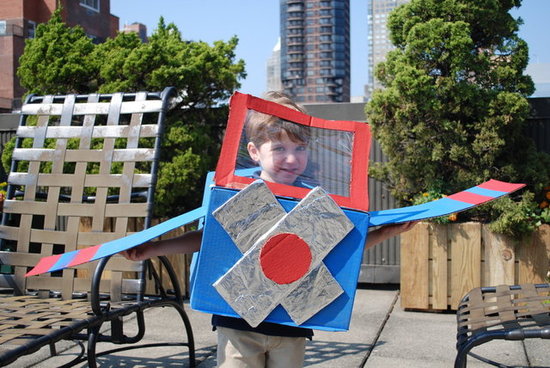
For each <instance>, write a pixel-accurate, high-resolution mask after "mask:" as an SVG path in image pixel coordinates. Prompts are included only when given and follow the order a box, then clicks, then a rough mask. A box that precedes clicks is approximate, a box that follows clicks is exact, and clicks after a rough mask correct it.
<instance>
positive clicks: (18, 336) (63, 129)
mask: <svg viewBox="0 0 550 368" xmlns="http://www.w3.org/2000/svg"><path fill="white" fill-rule="evenodd" d="M174 92H175V89H174V88H172V87H169V88H166V89H165V90H164V91H162V92H159V93H157V92H139V93H114V94H90V95H66V96H32V95H31V96H29V97H28V98H27V99H26V101H25V104H24V106H23V108H22V114H21V122H20V127H19V129H18V133H17V136H18V138H17V143H16V150H14V156H13V161H12V170H11V173H10V176H9V178H8V189H7V199H6V201H5V203H4V213H3V219H2V225H1V226H0V236H1V237H2V239H1V241H2V243H1V247H2V248H0V265H2V268H3V269H2V271H4V273H2V274H0V291H2V295H1V296H0V326H2V327H0V366H4V365H7V364H10V363H13V362H14V361H16V360H17V359H18V358H19V357H21V356H24V355H28V354H32V353H34V352H36V351H38V350H39V349H41V348H42V347H44V346H49V347H50V352H51V354H52V355H55V354H56V347H55V343H56V342H58V341H60V340H75V341H77V342H78V344H79V345H80V346H81V349H82V350H81V353H80V354H79V356H78V357H76V358H75V359H73V360H72V361H70V362H68V363H66V364H65V365H64V366H72V365H74V364H77V363H79V362H82V361H86V360H87V362H88V365H89V366H90V367H96V366H97V362H96V357H98V356H102V355H105V354H110V353H113V352H117V351H120V350H126V349H135V348H143V347H152V346H161V345H162V346H166V345H178V346H185V347H187V350H188V352H189V365H190V366H192V367H193V366H195V346H194V338H193V331H192V328H191V324H190V321H189V318H188V317H187V314H186V312H185V310H184V298H183V295H182V292H181V289H180V285H179V283H178V277H177V275H176V273H175V271H174V269H173V267H172V265H171V264H170V261H169V260H168V259H167V258H166V257H159V263H158V264H159V265H162V267H164V271H163V272H165V273H166V274H167V275H168V278H169V280H170V283H169V285H170V287H169V289H167V287H166V286H165V285H164V284H163V282H162V280H161V277H160V275H159V272H160V271H158V270H157V269H156V268H155V267H154V264H153V262H151V261H150V260H149V261H145V262H130V261H128V260H126V259H124V258H123V257H121V256H118V255H117V256H112V257H107V258H103V259H101V260H99V261H98V262H95V263H93V264H88V265H81V266H77V267H75V268H70V269H67V270H63V271H59V274H58V275H43V276H41V275H39V276H33V277H29V278H25V277H24V275H25V273H26V272H27V271H28V270H29V269H30V268H31V267H32V266H34V265H35V264H36V263H37V261H38V260H39V259H40V258H41V257H44V256H47V255H51V253H52V252H53V254H56V253H58V252H59V248H60V245H61V246H64V249H62V252H67V251H71V250H75V249H76V245H78V248H81V247H82V245H84V246H89V245H97V244H102V243H104V242H105V241H108V240H111V239H114V238H119V237H121V236H124V235H126V234H128V233H131V232H133V231H138V229H137V228H134V229H132V226H135V224H134V225H132V224H133V223H132V218H134V217H136V218H142V219H143V220H144V226H143V227H144V228H147V227H149V226H150V223H151V217H152V204H153V197H154V188H155V183H156V173H157V170H158V161H159V153H160V138H161V136H162V132H163V123H164V120H165V116H166V112H167V110H168V104H169V100H170V98H172V97H174V96H173V94H174ZM30 116H36V119H37V120H38V123H37V124H36V125H35V126H29V125H28V124H27V120H28V118H29V117H30ZM52 116H55V118H53V119H55V120H56V121H55V122H54V123H52V122H51V121H52V120H51V119H52ZM123 117H124V118H123ZM123 120H124V122H122V121H123ZM119 134H122V135H119ZM28 138H31V139H32V140H33V147H32V148H26V147H23V146H22V143H23V140H24V139H28ZM70 139H79V140H80V142H81V143H80V146H79V148H78V149H74V150H72V151H71V152H69V151H70V149H67V146H68V143H67V142H68V141H69V140H70ZM93 139H99V140H101V139H104V142H105V143H104V146H103V147H102V148H101V149H95V150H94V149H92V147H91V141H92V140H93ZM120 139H122V140H123V141H125V142H126V146H125V147H119V146H120V144H118V145H117V140H120ZM147 139H149V141H154V144H153V147H146V148H141V146H140V144H141V143H140V142H141V141H142V140H147ZM48 140H49V141H50V143H51V142H52V141H54V140H55V142H56V143H55V145H54V146H55V147H54V148H52V145H49V146H46V145H44V142H45V141H48ZM84 141H86V142H87V143H82V142H84ZM82 147H84V148H83V149H81V148H82ZM86 149H87V150H88V151H89V152H86ZM124 149H127V150H126V152H123V151H124ZM80 151H82V152H80ZM71 155H72V156H71ZM117 155H118V156H117ZM45 157H49V159H50V160H51V161H52V162H53V161H54V160H58V161H59V160H61V161H63V160H65V157H72V158H69V159H67V161H68V162H72V163H74V162H78V161H79V160H81V161H85V162H83V163H76V164H75V165H76V166H77V168H76V169H75V172H74V173H66V172H65V169H63V168H60V166H59V164H57V168H56V166H55V165H56V163H55V162H53V164H51V165H52V168H51V169H50V171H49V172H46V173H45V174H43V173H42V172H41V171H42V169H41V167H42V166H44V162H48V160H47V159H45ZM60 157H61V158H60ZM117 157H118V158H117ZM20 161H25V162H28V167H29V168H28V170H29V172H28V173H20V172H18V162H20ZM86 161H87V162H86ZM95 161H101V162H100V164H99V166H100V169H99V173H96V174H95V178H94V175H89V176H86V175H87V174H88V172H89V171H90V170H89V168H88V166H87V165H89V163H90V162H95ZM115 161H118V162H119V165H121V166H123V168H122V169H121V170H122V174H120V173H118V174H117V173H115V174H111V164H112V163H113V162H115ZM140 161H146V162H148V163H149V164H148V165H149V166H147V167H149V168H150V171H149V172H145V173H137V171H138V170H137V169H136V162H140ZM63 162H65V161H63ZM78 165H80V166H78ZM61 166H63V164H61ZM33 170H34V171H33ZM77 171H79V173H80V174H81V175H80V176H79V175H76V174H77ZM115 171H116V170H115ZM73 176H74V177H77V176H78V178H77V179H75V180H80V184H78V183H77V184H76V185H75V187H71V188H72V191H71V193H69V194H67V193H63V192H64V190H63V188H64V187H68V186H70V184H68V183H67V181H68V178H70V177H73ZM102 182H109V184H105V186H108V185H113V184H112V183H116V184H114V186H118V190H119V193H118V194H116V195H112V194H111V193H110V192H109V189H108V188H103V183H102ZM128 183H129V184H128ZM21 187H23V188H24V190H23V191H20V190H19V189H20V188H21ZM44 187H47V188H48V190H46V191H45V192H44V191H43V188H44ZM84 187H97V193H96V194H95V195H92V196H87V195H85V194H83V188H84ZM100 187H101V188H100ZM136 188H138V189H140V190H143V188H146V191H145V195H143V192H142V193H141V194H140V195H137V196H136V193H135V189H136ZM16 194H19V195H21V196H22V198H16V197H15V196H16ZM136 197H143V198H145V199H142V200H136ZM117 205H119V206H120V209H119V210H115V206H117ZM25 206H28V207H25ZM94 206H97V207H98V208H99V210H96V207H94ZM52 208H54V209H55V211H57V212H55V213H52V211H51V209H52ZM93 211H96V212H93ZM35 214H42V217H41V221H42V222H43V224H41V225H39V228H36V224H35V223H36V220H35V219H34V218H33V216H34V215H35ZM92 214H93V215H92ZM86 216H89V217H92V216H94V217H93V221H95V220H96V219H97V221H95V222H93V224H92V231H91V232H86V233H83V232H82V231H81V229H80V228H79V226H80V221H81V220H80V217H86ZM61 217H62V218H65V219H67V218H68V219H69V220H66V221H65V223H64V225H60V224H59V223H58V219H59V218H61ZM14 218H16V219H17V220H18V221H20V223H19V224H16V225H13V222H14ZM113 219H114V220H113ZM106 221H111V222H112V223H113V225H112V227H113V228H114V229H113V228H112V229H109V230H108V231H103V229H102V228H103V227H104V226H105V225H104V223H105V222H106ZM38 222H40V221H38ZM19 225H21V227H19ZM23 225H28V226H23ZM69 230H71V231H73V232H72V233H71V234H73V235H74V238H76V237H78V239H79V240H78V241H74V239H72V238H71V236H69V235H68V234H69ZM55 233H59V234H61V238H62V240H54V234H55ZM63 236H65V238H63ZM68 238H71V239H69V240H68V241H67V242H66V243H63V242H64V240H63V239H68ZM80 238H82V239H84V241H83V243H85V244H81V243H80ZM10 242H11V243H10ZM77 243H78V244H77ZM10 244H11V245H10ZM14 244H16V245H14ZM37 244H38V246H37ZM8 246H10V247H15V249H6V247H8ZM71 247H72V248H71ZM6 267H7V268H9V272H6ZM77 270H88V271H89V272H90V274H93V276H92V277H91V278H87V279H86V278H84V280H77V278H76V277H75V276H76V275H77ZM106 270H108V271H109V272H111V274H110V279H109V278H108V277H106V276H105V271H106ZM128 274H131V275H135V276H137V278H136V279H134V280H127V279H126V278H127V276H128ZM50 276H51V277H50ZM54 276H56V277H54ZM149 278H150V279H152V280H153V281H154V290H155V291H156V292H155V293H154V295H149V294H150V292H149V294H147V293H146V281H147V280H148V279H149ZM75 280H76V281H75ZM86 285H87V286H86ZM8 292H9V293H10V294H8ZM153 307H172V308H174V309H175V310H176V311H177V312H178V314H179V316H180V317H181V320H182V322H183V326H184V330H185V335H186V336H184V339H182V340H183V342H162V343H158V344H157V343H155V344H141V345H135V343H137V342H139V341H140V340H141V339H142V338H143V337H144V335H145V327H146V323H145V316H144V311H145V310H146V309H149V308H153ZM132 314H135V316H136V322H137V325H138V332H137V333H136V335H135V336H130V337H129V336H126V335H125V334H124V330H123V325H124V323H125V322H123V317H125V316H130V315H132ZM105 323H110V327H111V328H110V334H105V333H102V332H101V331H102V326H104V324H105ZM82 341H87V348H85V347H84V345H83V344H82ZM97 342H111V343H113V344H116V345H120V344H132V345H125V346H122V347H120V348H114V349H111V350H109V351H104V352H100V353H98V352H96V344H97ZM182 363H183V362H182Z"/></svg>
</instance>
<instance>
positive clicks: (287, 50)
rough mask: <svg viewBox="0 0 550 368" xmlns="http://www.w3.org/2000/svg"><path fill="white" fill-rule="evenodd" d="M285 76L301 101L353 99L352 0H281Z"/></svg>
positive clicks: (290, 91)
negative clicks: (351, 85)
mask: <svg viewBox="0 0 550 368" xmlns="http://www.w3.org/2000/svg"><path fill="white" fill-rule="evenodd" d="M280 5H281V11H280V16H281V80H282V84H283V88H284V91H285V92H286V93H288V94H289V95H291V96H293V97H294V99H295V100H296V101H297V102H300V103H318V102H325V103H326V102H349V100H350V74H351V68H350V4H349V0H330V1H329V0H281V3H280Z"/></svg>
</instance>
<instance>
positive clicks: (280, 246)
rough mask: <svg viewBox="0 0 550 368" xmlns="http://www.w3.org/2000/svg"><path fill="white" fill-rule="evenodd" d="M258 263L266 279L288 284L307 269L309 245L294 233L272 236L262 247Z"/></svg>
mask: <svg viewBox="0 0 550 368" xmlns="http://www.w3.org/2000/svg"><path fill="white" fill-rule="evenodd" d="M260 265H261V266H262V271H263V272H264V274H265V276H266V277H267V278H268V279H270V280H272V281H274V282H276V283H277V284H290V283H292V282H294V281H296V280H298V279H299V278H300V277H302V276H303V275H304V274H305V273H306V272H307V271H308V270H309V266H310V265H311V251H310V250H309V245H307V243H306V242H305V241H304V240H303V239H302V238H300V237H299V236H298V235H296V234H289V233H283V234H277V235H275V236H272V237H271V238H269V239H268V241H267V242H266V243H265V245H264V247H263V248H262V251H261V253H260Z"/></svg>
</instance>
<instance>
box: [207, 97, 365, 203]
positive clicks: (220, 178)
mask: <svg viewBox="0 0 550 368" xmlns="http://www.w3.org/2000/svg"><path fill="white" fill-rule="evenodd" d="M250 109H252V110H255V111H258V112H261V113H264V114H270V115H274V116H277V117H279V118H281V119H284V120H288V121H291V122H293V123H297V124H302V125H305V126H310V127H314V128H322V129H332V130H339V131H345V132H352V133H353V135H354V138H353V148H352V158H351V163H350V165H351V182H350V195H349V197H346V196H341V195H336V194H330V196H331V197H332V198H333V199H334V200H335V201H336V203H338V204H339V205H340V206H342V207H346V208H351V209H356V210H360V211H367V210H368V207H369V194H368V166H369V153H370V144H371V133H370V127H369V125H368V124H367V123H360V122H357V121H345V120H325V119H320V118H316V117H313V116H309V115H307V114H304V113H301V112H299V111H296V110H293V109H291V108H288V107H286V106H283V105H280V104H277V103H275V102H272V101H267V100H264V99H261V98H258V97H254V96H252V95H248V94H243V93H239V92H235V93H234V94H233V96H232V97H231V101H230V105H229V118H228V121H227V129H226V132H225V137H224V139H223V144H222V148H221V152H220V158H219V160H218V164H217V166H216V173H215V175H214V181H215V183H216V185H217V186H221V187H226V188H233V189H242V188H244V187H245V186H246V185H248V184H250V183H252V182H253V181H254V180H255V179H253V178H248V177H244V176H238V175H235V165H236V162H237V154H238V150H239V144H240V139H241V134H242V131H243V128H244V124H245V121H246V116H247V113H248V110H250ZM266 184H267V186H268V187H269V188H270V189H271V191H272V192H273V193H274V194H275V195H278V196H284V197H290V198H296V199H302V198H304V197H305V196H306V195H307V193H309V191H310V190H309V189H307V188H299V187H294V186H291V185H285V184H277V183H272V182H267V181H266Z"/></svg>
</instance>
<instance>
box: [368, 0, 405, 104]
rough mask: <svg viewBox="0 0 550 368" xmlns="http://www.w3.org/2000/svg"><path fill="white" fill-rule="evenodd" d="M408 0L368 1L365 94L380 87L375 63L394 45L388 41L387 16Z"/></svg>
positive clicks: (384, 57) (369, 93)
mask: <svg viewBox="0 0 550 368" xmlns="http://www.w3.org/2000/svg"><path fill="white" fill-rule="evenodd" d="M409 1H410V0H369V3H368V32H369V34H368V62H369V66H368V71H369V74H368V84H367V87H366V91H365V95H366V96H367V97H370V95H371V93H372V91H373V90H374V89H376V88H380V87H381V85H380V82H378V81H377V80H376V78H375V77H374V68H375V66H376V64H378V63H379V62H381V61H384V60H386V54H387V53H388V52H389V51H391V50H393V49H394V48H395V46H393V44H392V43H391V41H390V34H389V31H388V16H389V14H390V12H391V11H392V10H393V9H395V8H397V7H398V6H399V5H402V4H405V3H408V2H409Z"/></svg>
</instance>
